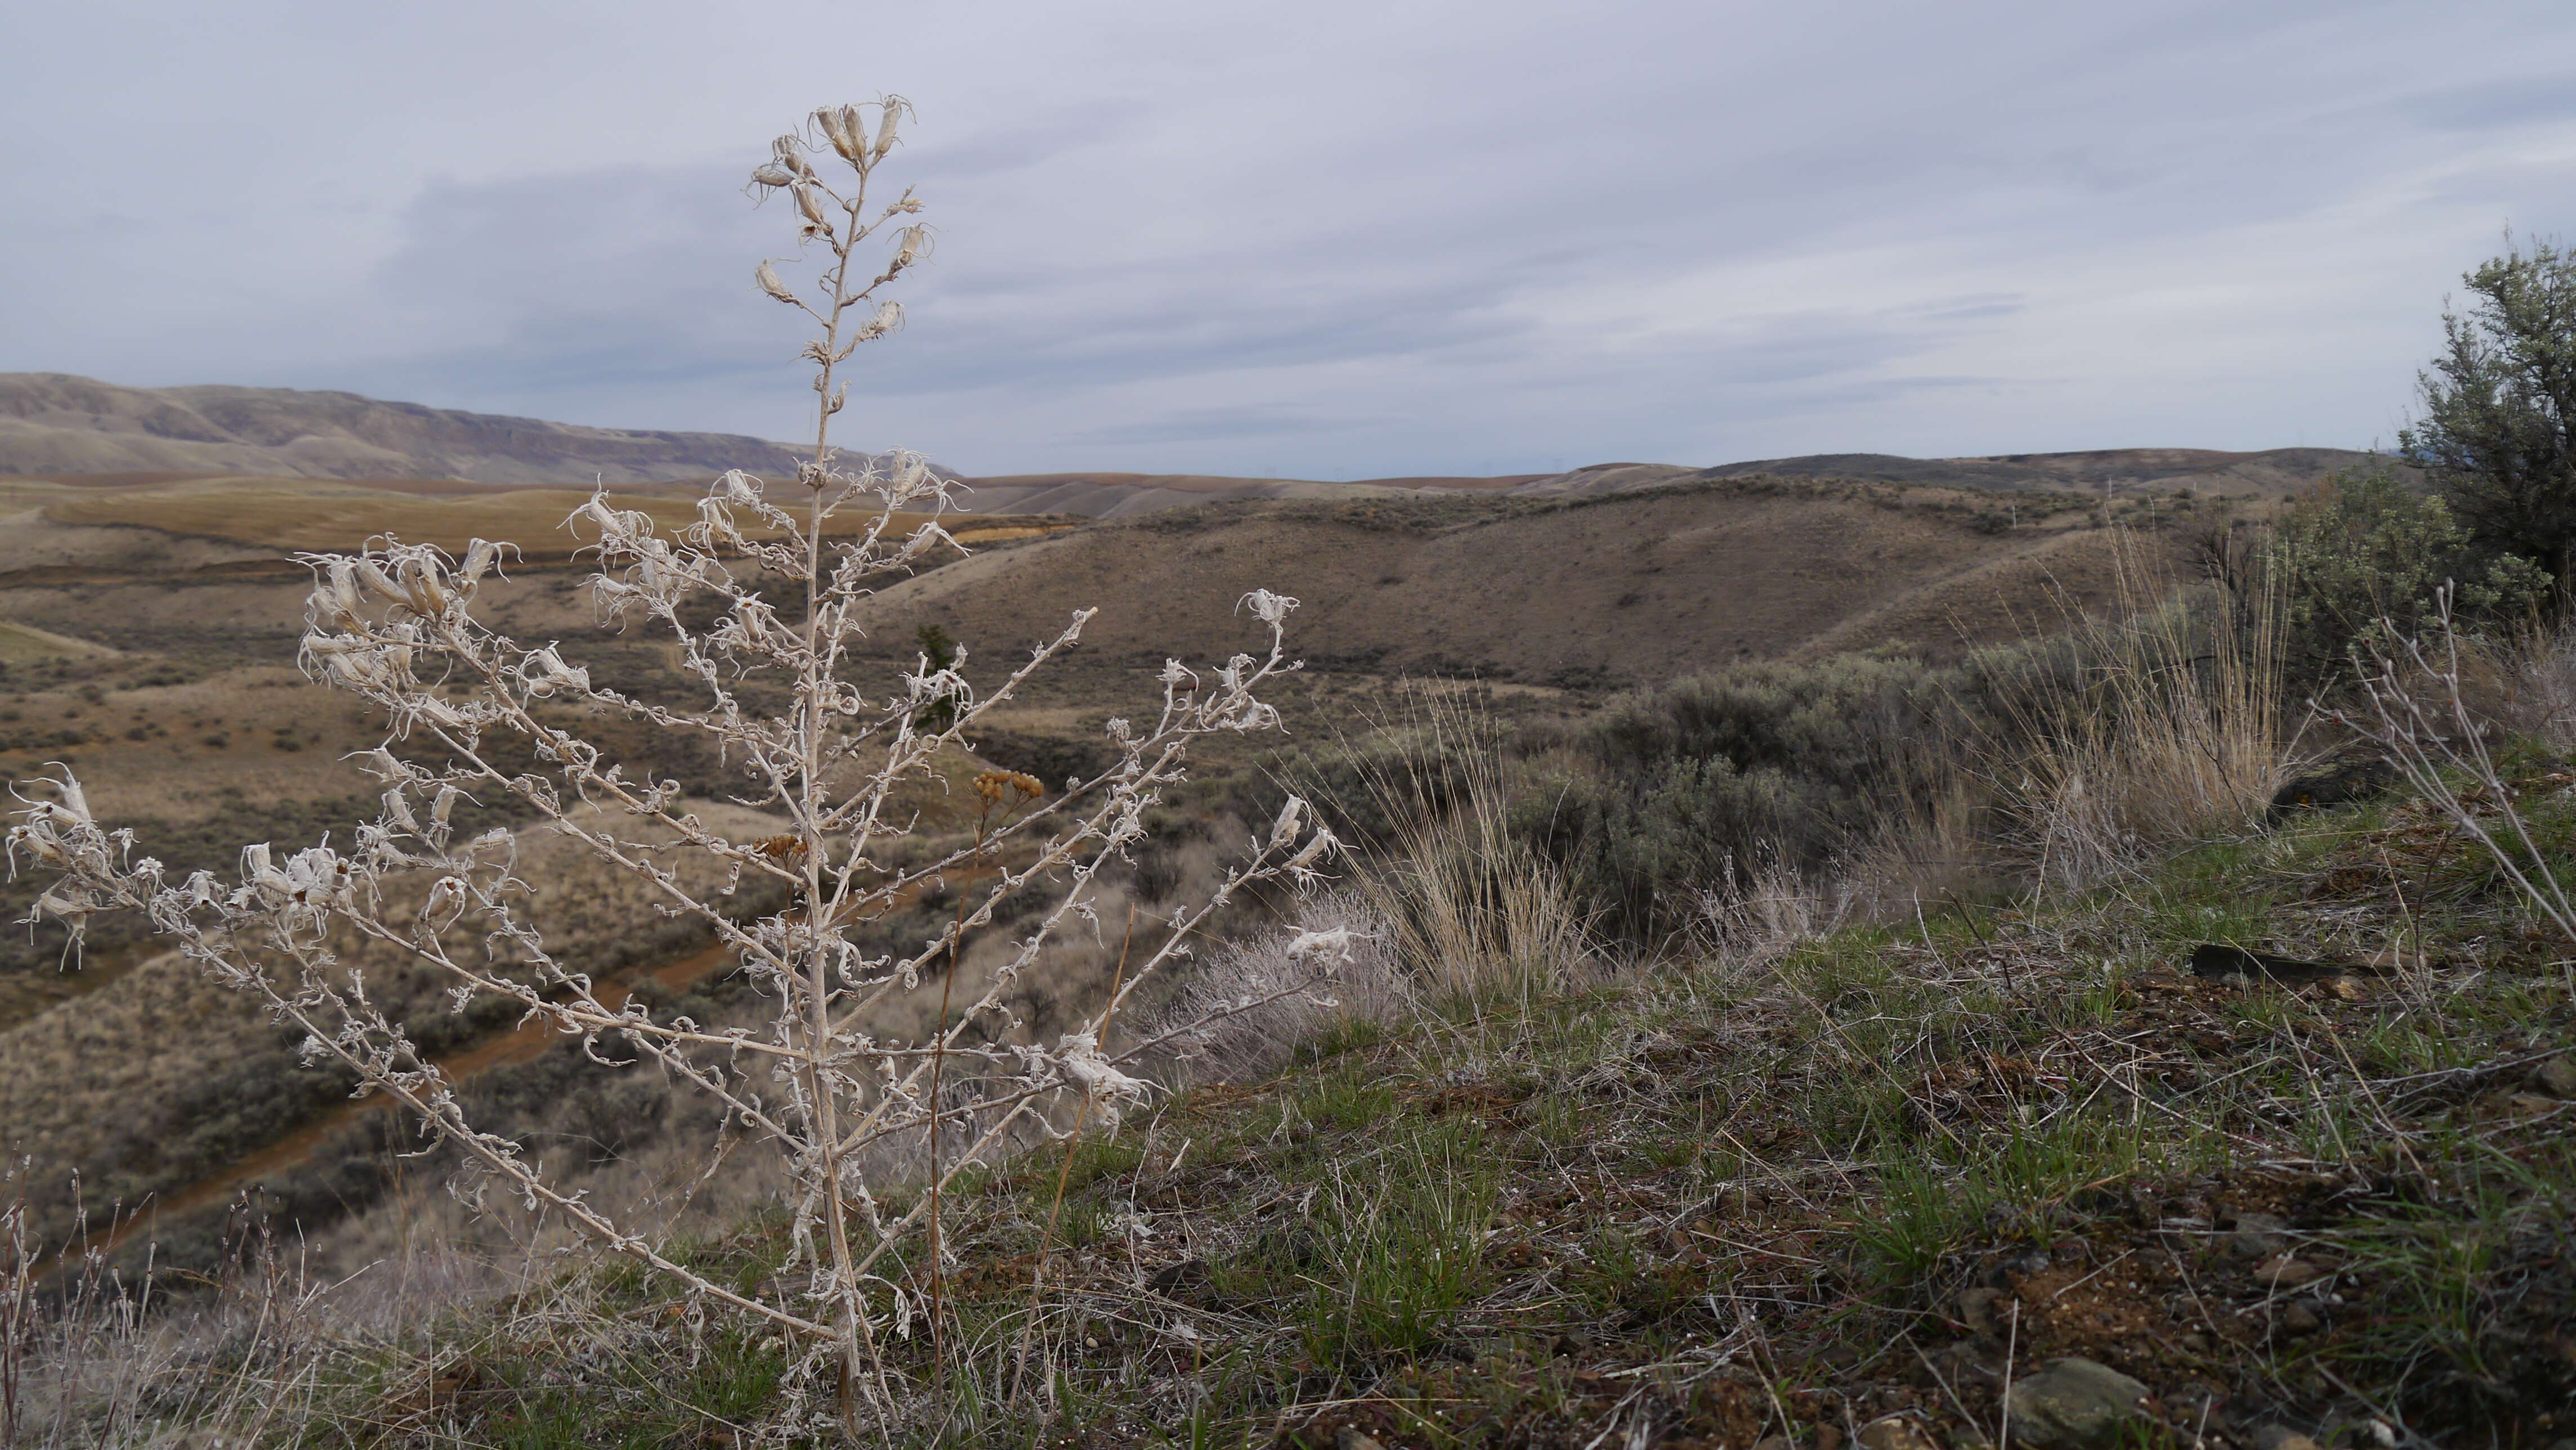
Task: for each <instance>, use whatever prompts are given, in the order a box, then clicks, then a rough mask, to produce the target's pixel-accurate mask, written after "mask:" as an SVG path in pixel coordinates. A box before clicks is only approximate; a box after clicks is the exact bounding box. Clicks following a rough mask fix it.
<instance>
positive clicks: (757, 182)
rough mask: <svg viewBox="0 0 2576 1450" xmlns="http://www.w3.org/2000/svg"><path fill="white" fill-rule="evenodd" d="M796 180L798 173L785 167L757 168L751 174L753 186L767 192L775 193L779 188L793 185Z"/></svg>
mask: <svg viewBox="0 0 2576 1450" xmlns="http://www.w3.org/2000/svg"><path fill="white" fill-rule="evenodd" d="M795 180H796V173H795V172H793V171H790V170H788V169H787V168H786V167H784V166H777V165H770V166H756V167H754V168H752V172H751V184H752V185H754V186H757V187H761V188H763V189H765V190H773V191H774V190H776V189H777V188H779V187H782V186H787V185H791V184H793V183H794V182H795Z"/></svg>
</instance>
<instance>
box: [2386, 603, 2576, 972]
mask: <svg viewBox="0 0 2576 1450" xmlns="http://www.w3.org/2000/svg"><path fill="white" fill-rule="evenodd" d="M2454 592H2455V591H2454V589H2453V586H2452V585H2450V584H2448V583H2445V584H2443V585H2442V587H2441V588H2439V589H2437V590H2435V591H2434V596H2433V612H2432V628H2431V629H2430V630H2428V631H2427V632H2426V633H2427V635H2429V636H2430V641H2429V642H2428V640H2427V639H2426V638H2420V637H2410V636H2407V635H2403V634H2400V633H2399V632H2398V631H2397V628H2396V626H2395V625H2394V623H2393V622H2390V621H2382V623H2383V624H2385V625H2387V628H2386V630H2385V631H2384V632H2383V634H2382V636H2381V640H2382V641H2383V642H2374V643H2373V644H2372V645H2371V648H2370V653H2369V656H2368V660H2367V664H2366V666H2365V668H2364V670H2363V672H2362V678H2361V690H2360V694H2361V701H2360V704H2359V705H2358V706H2357V707H2355V708H2353V709H2350V710H2346V711H2342V712H2340V713H2338V714H2337V715H2336V717H2335V719H2336V721H2337V722H2338V723H2340V724H2342V725H2344V726H2346V727H2348V728H2350V729H2351V730H2352V731H2353V732H2354V733H2356V734H2358V735H2359V736H2361V737H2362V738H2363V739H2365V740H2367V741H2369V742H2370V743H2371V744H2372V745H2374V746H2376V747H2378V750H2379V753H2380V755H2381V756H2382V757H2383V758H2384V759H2386V760H2387V761H2388V763H2389V764H2390V765H2391V766H2393V767H2395V769H2396V771H2397V773H2398V775H2399V776H2401V777H2402V778H2403V779H2404V780H2405V782H2406V784H2407V786H2408V787H2409V788H2410V789H2411V790H2413V791H2414V793H2415V794H2416V795H2418V796H2421V797H2422V798H2423V799H2424V800H2425V801H2426V802H2427V803H2429V804H2430V805H2431V806H2432V807H2433V808H2434V809H2435V810H2436V811H2438V812H2440V813H2441V814H2442V815H2443V816H2444V817H2445V818H2447V819H2448V820H2449V821H2450V822H2451V824H2452V826H2453V827H2454V828H2456V829H2457V830H2458V831H2459V832H2460V834H2461V835H2463V836H2465V837H2467V838H2468V839H2470V840H2473V841H2475V842H2477V843H2478V845H2479V847H2480V848H2481V849H2483V850H2484V851H2485V852H2486V853H2487V856H2488V859H2490V860H2492V861H2494V862H2495V864H2496V869H2497V870H2499V871H2501V872H2502V873H2504V876H2505V879H2506V880H2508V881H2510V882H2512V883H2513V887H2514V890H2515V892H2516V893H2517V894H2519V895H2520V896H2521V898H2522V900H2523V903H2524V905H2526V906H2527V907H2529V908H2530V909H2531V910H2533V911H2535V912H2537V913H2539V914H2540V915H2541V916H2542V917H2544V918H2546V919H2547V920H2548V922H2549V923H2550V925H2552V926H2554V927H2556V928H2557V929H2558V934H2559V937H2560V939H2561V940H2562V941H2565V942H2566V943H2568V944H2569V945H2570V946H2576V900H2570V899H2569V896H2568V893H2567V887H2566V885H2565V884H2564V883H2562V882H2561V881H2560V880H2559V879H2558V873H2557V871H2556V870H2555V869H2553V868H2552V867H2551V865H2550V856H2551V854H2552V853H2551V852H2550V851H2549V850H2547V849H2545V848H2544V846H2543V844H2542V843H2541V842H2540V841H2538V840H2536V839H2534V838H2533V835H2532V830H2531V826H2530V824H2529V823H2528V822H2527V821H2526V820H2525V819H2524V816H2523V813H2522V812H2521V811H2520V810H2518V809H2516V808H2515V806H2514V795H2515V791H2514V787H2513V786H2512V785H2511V784H2509V783H2507V781H2506V780H2505V777H2504V772H2503V771H2502V770H2500V769H2499V768H2498V767H2497V764H2496V759H2495V755H2494V753H2493V752H2492V751H2491V750H2489V749H2488V748H2487V737H2488V735H2489V734H2490V732H2491V731H2492V729H2493V727H2492V726H2491V725H2490V724H2489V723H2488V722H2487V721H2485V720H2482V719H2480V718H2479V712H2478V711H2477V710H2476V709H2475V708H2474V707H2473V706H2472V705H2471V704H2470V700H2469V697H2470V694H2471V693H2472V692H2471V691H2470V689H2469V688H2468V687H2467V686H2466V685H2465V684H2464V682H2463V678H2462V677H2463V675H2464V674H2466V673H2468V672H2469V671H2470V669H2471V668H2473V663H2474V662H2473V660H2472V658H2471V656H2472V653H2473V652H2472V650H2471V649H2470V648H2469V647H2468V645H2467V642H2465V641H2463V640H2462V638H2461V634H2460V630H2459V627H2458V623H2457V621H2456V620H2455V619H2454V618H2453V616H2452V612H2451V610H2452V598H2453V595H2454ZM2539 663H2540V666H2541V667H2544V668H2545V667H2546V666H2547V665H2548V664H2549V660H2548V657H2547V656H2545V655H2544V656H2543V657H2542V659H2541V661H2540V662H2539ZM2561 967H2562V970H2564V971H2565V972H2566V973H2567V985H2568V990H2569V991H2570V992H2571V993H2576V957H2571V958H2569V959H2567V960H2565V961H2563V962H2562V963H2561Z"/></svg>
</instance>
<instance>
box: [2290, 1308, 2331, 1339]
mask: <svg viewBox="0 0 2576 1450" xmlns="http://www.w3.org/2000/svg"><path fill="white" fill-rule="evenodd" d="M2324 1327H2325V1320H2323V1319H2322V1318H2319V1317H2318V1315H2317V1311H2316V1310H2315V1309H2314V1308H2313V1307H2311V1306H2309V1305H2307V1304H2293V1305H2291V1306H2290V1307H2289V1308H2287V1309H2284V1310H2282V1311H2281V1332H2282V1333H2283V1334H2287V1335H2292V1336H2303V1335H2309V1334H2314V1333H2316V1332H2317V1331H2318V1330H2320V1329H2322V1328H2324Z"/></svg>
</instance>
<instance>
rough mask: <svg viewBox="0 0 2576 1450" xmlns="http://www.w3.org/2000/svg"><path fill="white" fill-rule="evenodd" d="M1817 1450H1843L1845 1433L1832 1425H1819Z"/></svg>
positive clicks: (1817, 1429)
mask: <svg viewBox="0 0 2576 1450" xmlns="http://www.w3.org/2000/svg"><path fill="white" fill-rule="evenodd" d="M1816 1450H1843V1432H1842V1431H1840V1430H1837V1429H1835V1428H1834V1427H1833V1426H1831V1425H1818V1426H1817V1427H1816Z"/></svg>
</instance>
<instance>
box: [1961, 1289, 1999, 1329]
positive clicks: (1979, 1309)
mask: <svg viewBox="0 0 2576 1450" xmlns="http://www.w3.org/2000/svg"><path fill="white" fill-rule="evenodd" d="M2002 1297H2004V1296H2003V1291H2001V1290H1999V1289H1970V1290H1968V1291H1967V1292H1966V1293H1963V1294H1961V1295H1960V1296H1959V1322H1960V1323H1962V1324H1965V1325H1966V1326H1968V1332H1969V1333H1971V1334H1992V1333H1994V1332H1995V1301H1996V1300H1998V1299H2001V1298H2002Z"/></svg>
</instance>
